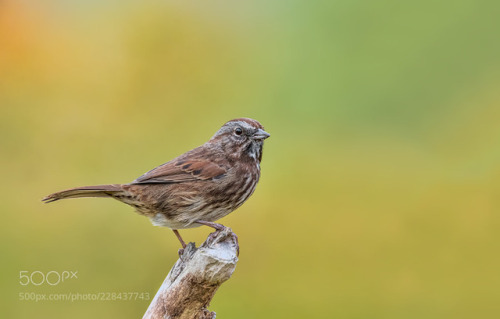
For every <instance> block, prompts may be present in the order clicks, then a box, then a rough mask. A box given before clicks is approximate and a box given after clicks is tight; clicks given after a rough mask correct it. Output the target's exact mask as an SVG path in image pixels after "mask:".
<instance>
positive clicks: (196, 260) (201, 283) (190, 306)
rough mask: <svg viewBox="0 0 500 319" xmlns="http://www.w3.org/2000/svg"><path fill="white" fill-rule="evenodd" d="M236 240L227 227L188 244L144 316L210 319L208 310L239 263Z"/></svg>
mask: <svg viewBox="0 0 500 319" xmlns="http://www.w3.org/2000/svg"><path fill="white" fill-rule="evenodd" d="M237 256H238V241H237V237H236V235H235V234H233V232H232V231H231V229H230V228H227V229H225V230H223V231H221V232H220V233H219V234H217V235H215V236H213V235H212V234H210V236H209V237H208V238H207V240H206V241H205V242H204V243H203V244H202V245H201V246H200V247H199V248H196V246H195V245H194V243H189V244H188V245H187V247H186V248H185V249H184V251H183V252H182V254H181V255H180V258H179V260H178V261H177V262H176V263H175V265H174V267H172V269H171V270H170V272H169V273H168V275H167V278H165V281H164V282H163V284H162V285H161V287H160V289H159V290H158V292H157V293H156V296H155V297H154V299H153V301H152V302H151V304H150V305H149V308H148V310H147V311H146V313H145V314H144V317H143V319H174V318H175V319H188V318H189V319H193V318H196V319H209V318H215V312H211V311H209V310H208V309H207V307H208V305H209V303H210V301H211V300H212V298H213V296H214V295H215V292H216V291H217V289H218V288H219V287H220V285H222V283H223V282H224V281H226V280H228V279H229V278H230V277H231V275H232V273H233V271H234V269H235V268H236V263H237V262H238V257H237Z"/></svg>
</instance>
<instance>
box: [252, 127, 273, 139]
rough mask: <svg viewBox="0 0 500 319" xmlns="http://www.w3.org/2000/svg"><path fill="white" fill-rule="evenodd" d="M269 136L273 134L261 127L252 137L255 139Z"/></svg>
mask: <svg viewBox="0 0 500 319" xmlns="http://www.w3.org/2000/svg"><path fill="white" fill-rule="evenodd" d="M269 136H271V134H269V133H267V132H266V131H264V130H263V129H259V130H258V131H257V132H255V133H253V135H252V139H254V140H265V139H266V138H268V137H269Z"/></svg>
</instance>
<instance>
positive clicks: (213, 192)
mask: <svg viewBox="0 0 500 319" xmlns="http://www.w3.org/2000/svg"><path fill="white" fill-rule="evenodd" d="M268 137H269V134H268V133H267V132H266V131H264V128H263V127H262V125H261V124H260V123H259V122H257V121H256V120H253V119H249V118H238V119H234V120H232V121H229V122H227V123H226V124H224V125H223V126H222V127H221V128H220V129H219V130H218V131H217V133H215V135H214V136H213V137H212V138H211V139H210V140H209V141H208V142H206V143H205V144H203V145H201V146H199V147H197V148H195V149H193V150H191V151H189V152H187V153H184V154H182V155H180V156H179V157H176V158H175V159H173V160H171V161H170V162H167V163H165V164H163V165H160V166H158V167H156V168H155V169H153V170H151V171H149V172H147V173H146V174H144V175H142V176H140V177H139V178H137V179H136V180H135V181H133V182H131V183H129V184H111V185H98V186H84V187H77V188H72V189H68V190H64V191H61V192H57V193H54V194H51V195H49V196H47V197H45V198H44V199H43V201H44V202H46V203H50V202H53V201H56V200H59V199H64V198H76V197H111V198H114V199H117V200H119V201H121V202H123V203H125V204H128V205H130V206H133V207H134V208H135V209H136V211H137V212H138V213H139V214H141V215H144V216H147V217H149V219H150V220H151V222H152V223H153V225H155V226H164V227H168V228H170V229H172V230H173V231H174V233H175V235H176V236H177V238H178V239H179V241H180V242H181V244H182V247H183V248H185V247H186V244H185V243H184V241H183V240H182V237H181V236H180V234H179V232H178V231H177V230H178V229H185V228H192V227H198V226H201V225H206V226H210V227H212V228H215V229H216V232H217V231H220V230H223V229H224V228H225V226H223V225H221V224H216V223H214V221H216V220H218V219H220V218H222V217H224V216H226V215H227V214H229V213H231V212H232V211H234V210H235V209H236V208H238V207H239V206H241V204H243V203H244V202H245V201H246V200H247V199H248V197H249V196H250V195H252V193H253V192H254V190H255V186H256V185H257V182H258V180H259V177H260V161H261V159H262V146H263V143H264V140H265V139H266V138H268Z"/></svg>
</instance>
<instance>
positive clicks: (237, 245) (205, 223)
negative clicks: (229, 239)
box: [196, 220, 240, 255]
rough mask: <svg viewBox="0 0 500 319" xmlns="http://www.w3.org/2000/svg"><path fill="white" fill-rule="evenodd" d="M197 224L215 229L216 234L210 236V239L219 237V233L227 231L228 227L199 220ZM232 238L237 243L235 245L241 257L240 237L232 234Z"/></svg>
mask: <svg viewBox="0 0 500 319" xmlns="http://www.w3.org/2000/svg"><path fill="white" fill-rule="evenodd" d="M196 223H198V224H202V225H205V226H208V227H212V228H214V229H215V232H213V233H211V234H210V235H209V237H210V239H212V240H213V239H214V238H215V237H217V235H219V233H220V232H221V231H223V230H225V229H227V227H226V226H224V225H221V224H217V223H212V222H207V221H205V220H197V221H196ZM231 234H232V236H233V239H234V241H235V244H236V249H237V254H238V255H239V254H240V245H239V243H238V236H236V234H235V233H233V232H231Z"/></svg>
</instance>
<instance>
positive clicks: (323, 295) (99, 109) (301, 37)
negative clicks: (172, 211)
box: [0, 0, 500, 318]
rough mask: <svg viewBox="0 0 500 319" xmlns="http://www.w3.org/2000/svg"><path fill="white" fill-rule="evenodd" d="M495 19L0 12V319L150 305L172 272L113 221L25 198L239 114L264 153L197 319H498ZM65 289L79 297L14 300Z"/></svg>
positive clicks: (107, 4)
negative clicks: (64, 276)
mask: <svg viewBox="0 0 500 319" xmlns="http://www.w3.org/2000/svg"><path fill="white" fill-rule="evenodd" d="M499 9H500V5H499V4H498V2H494V1H477V0H476V1H472V0H471V1H463V0H462V1H461V0H459V1H418V2H414V1H345V0H343V1H294V0H291V1H233V2H228V1H185V0H182V1H180V0H179V1H167V0H164V1H154V0H148V1H141V2H138V1H130V0H128V1H124V0H122V1H83V0H80V1H62V0H58V1H56V0H52V1H43V2H40V1H22V0H20V1H13V0H7V1H5V0H4V1H2V2H1V3H0V106H1V108H0V116H1V117H0V118H1V120H2V121H1V125H0V149H1V157H0V167H1V172H0V173H1V176H2V180H3V182H2V183H1V194H2V200H1V201H0V209H1V221H0V254H1V260H2V262H1V266H0V267H1V287H2V289H1V295H0V296H1V298H0V300H1V303H2V305H1V307H0V309H1V310H0V312H2V313H3V315H2V317H5V318H67V317H71V318H93V317H108V318H138V317H141V316H142V314H143V313H144V312H145V310H146V308H147V306H148V304H149V302H150V300H136V301H123V300H122V301H76V302H69V301H39V302H35V301H32V300H29V301H21V300H19V299H20V297H19V293H26V292H28V293H37V294H42V293H45V294H49V293H66V292H73V293H82V294H83V293H98V292H139V293H149V294H150V296H151V297H152V296H153V295H154V293H155V292H156V290H157V289H158V287H159V285H160V284H161V283H162V281H163V279H164V277H165V276H166V274H167V271H168V270H169V269H170V267H171V266H172V264H173V263H174V262H175V260H176V259H177V249H178V248H179V243H178V241H177V239H176V238H175V236H174V235H173V234H172V232H171V231H169V230H168V229H165V228H158V227H153V226H152V225H151V224H150V222H149V220H148V219H146V218H144V217H141V216H139V215H137V214H135V213H134V212H133V210H132V209H131V208H130V207H127V206H125V205H123V204H120V203H117V202H115V201H112V200H102V199H78V200H70V201H63V202H58V203H54V204H51V205H44V204H42V203H41V202H40V199H41V198H42V197H43V196H44V195H47V194H48V193H52V192H54V191H58V190H61V189H64V188H69V187H73V186H82V185H92V184H103V183H121V182H129V181H131V180H133V179H135V178H136V177H137V176H139V175H141V174H142V173H144V172H146V171H147V170H149V169H151V168H153V167H155V166H156V165H159V164H161V163H163V162H166V161H168V160H170V159H171V158H173V157H175V156H177V155H179V154H181V153H183V152H185V151H187V150H189V149H191V148H194V147H196V146H198V145H199V144H202V143H203V142H205V141H206V140H207V139H208V138H209V137H211V136H212V135H213V133H214V132H215V131H216V130H217V129H218V128H219V127H220V126H221V125H222V124H223V123H224V122H226V121H227V120H229V119H232V118H235V117H241V116H246V117H252V118H255V119H258V120H259V121H260V122H261V123H262V124H263V125H264V126H265V128H266V130H267V131H269V132H270V133H271V135H272V137H271V138H270V139H269V140H267V141H266V145H265V151H264V157H263V162H262V178H261V181H260V183H259V186H258V188H257V191H256V193H255V194H254V195H253V196H252V198H251V199H250V200H249V201H248V202H247V203H246V204H245V205H243V206H242V207H241V208H240V209H238V210H237V211H236V212H235V213H233V214H231V215H229V216H228V217H226V218H224V219H223V220H221V222H222V223H224V224H225V225H228V226H230V227H232V228H233V230H234V231H235V232H236V233H237V234H238V235H239V238H240V246H241V254H240V262H239V263H238V267H237V269H236V272H235V273H234V275H233V277H232V279H231V280H230V281H228V282H227V283H225V284H224V285H223V286H222V287H221V289H220V290H219V292H218V293H217V295H216V296H215V299H214V300H213V302H212V305H211V307H210V309H211V310H214V311H216V312H217V314H218V317H220V318H500V302H499V300H500V273H499V272H500V256H499V252H500V232H499V230H500V218H499V211H500V90H499V85H500V45H499V34H500V22H499V21H498V17H499V13H500V10H499ZM209 232H210V229H208V228H206V227H203V228H198V229H193V230H185V231H181V233H182V235H183V236H184V238H185V239H186V240H189V241H195V242H196V243H197V244H199V243H201V242H202V241H203V240H204V239H205V237H206V236H207V234H208V233H209ZM65 270H71V271H78V279H74V280H68V281H66V282H64V283H59V284H57V285H54V286H51V285H48V284H47V283H43V284H41V285H39V286H34V285H28V286H22V285H21V284H20V272H21V271H27V272H28V273H32V272H35V271H40V272H43V273H48V272H50V271H57V272H59V273H62V272H63V271H65ZM35 278H37V280H39V279H38V278H39V277H36V276H35ZM52 280H54V278H52Z"/></svg>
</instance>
